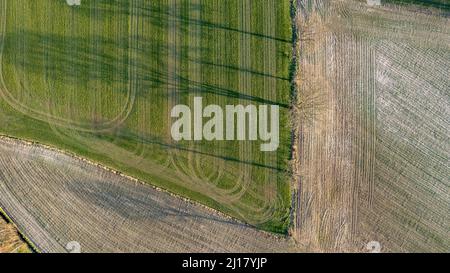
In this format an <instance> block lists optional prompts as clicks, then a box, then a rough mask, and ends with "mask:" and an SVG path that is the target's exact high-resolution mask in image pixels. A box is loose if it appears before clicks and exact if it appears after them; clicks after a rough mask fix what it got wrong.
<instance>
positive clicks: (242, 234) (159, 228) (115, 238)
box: [0, 138, 290, 252]
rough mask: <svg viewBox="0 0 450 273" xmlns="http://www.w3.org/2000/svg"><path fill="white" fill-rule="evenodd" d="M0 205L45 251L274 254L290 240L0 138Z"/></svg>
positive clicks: (61, 156)
mask: <svg viewBox="0 0 450 273" xmlns="http://www.w3.org/2000/svg"><path fill="white" fill-rule="evenodd" d="M0 207H2V208H3V209H4V210H5V211H6V213H7V214H8V215H9V216H10V217H11V218H12V220H13V221H14V222H15V223H16V224H17V226H18V227H19V229H20V230H21V231H22V232H24V234H25V235H27V236H28V237H29V238H30V239H31V241H32V242H33V243H34V244H35V245H36V246H37V247H38V249H40V250H42V251H43V252H65V251H67V250H66V245H67V243H69V242H71V241H76V242H79V243H80V245H81V251H82V252H181V251H185V252H205V251H212V252H277V251H288V250H289V249H290V242H289V241H287V240H285V239H280V238H276V237H274V236H272V235H270V234H267V233H263V232H259V231H257V230H256V229H253V228H251V227H248V226H246V225H244V224H242V223H238V222H236V221H234V220H231V219H228V218H226V217H224V216H221V215H218V214H216V213H215V212H214V211H211V210H209V209H207V208H204V207H201V206H199V205H196V204H192V203H189V202H187V201H185V200H182V199H180V198H177V197H174V196H171V195H170V194H167V193H165V192H161V191H158V190H157V189H154V188H152V187H150V186H147V185H143V184H140V183H137V182H134V181H132V180H129V179H126V178H124V177H122V176H120V175H116V174H113V173H111V172H109V171H107V170H105V169H103V168H100V167H97V166H94V165H91V164H89V163H87V162H84V161H81V160H79V159H76V158H73V157H71V156H68V155H65V154H62V153H59V152H57V151H53V150H48V149H45V148H44V147H40V146H36V145H29V144H27V143H24V142H20V141H17V140H10V139H1V138H0Z"/></svg>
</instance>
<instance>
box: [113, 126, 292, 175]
mask: <svg viewBox="0 0 450 273" xmlns="http://www.w3.org/2000/svg"><path fill="white" fill-rule="evenodd" d="M118 137H124V138H126V139H131V140H134V141H141V142H142V143H144V144H150V145H159V146H161V147H164V148H167V149H175V150H179V151H183V152H189V153H194V154H199V155H204V156H209V157H213V158H218V159H222V160H224V161H231V162H235V163H241V164H247V165H251V166H255V167H260V168H266V169H270V170H274V171H279V172H286V171H287V170H286V169H283V168H280V167H275V166H270V165H266V164H262V163H258V162H255V161H249V160H242V159H238V158H234V157H230V156H221V155H216V154H213V153H207V152H203V151H198V150H194V149H190V148H186V147H183V146H180V145H176V144H169V143H166V142H163V141H160V140H157V139H156V138H150V137H148V136H143V135H139V134H136V133H132V132H130V131H128V130H127V131H125V130H120V132H118Z"/></svg>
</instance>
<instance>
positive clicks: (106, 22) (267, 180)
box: [0, 0, 292, 233]
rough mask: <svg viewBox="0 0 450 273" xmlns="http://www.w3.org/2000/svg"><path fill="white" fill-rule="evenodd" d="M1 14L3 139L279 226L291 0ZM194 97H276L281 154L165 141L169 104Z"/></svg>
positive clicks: (253, 144) (46, 8)
mask: <svg viewBox="0 0 450 273" xmlns="http://www.w3.org/2000/svg"><path fill="white" fill-rule="evenodd" d="M0 10H1V12H2V15H1V16H0V20H1V22H0V24H1V31H2V33H1V34H0V38H1V40H0V43H1V45H2V47H1V62H0V63H1V71H0V72H1V73H0V74H1V81H0V84H1V85H0V95H1V96H0V125H1V127H0V133H1V134H5V135H10V136H15V137H19V138H25V139H29V140H35V141H38V142H41V143H45V144H48V145H51V146H56V147H58V148H61V149H64V150H67V151H70V152H73V153H76V154H78V155H80V156H83V157H86V158H88V159H91V160H94V161H96V162H99V163H101V164H103V165H106V166H109V167H111V168H114V169H116V170H119V171H121V172H123V173H125V174H128V175H131V176H133V177H136V178H139V179H141V180H143V181H145V182H148V183H150V184H152V185H156V186H159V187H161V188H164V189H167V190H169V191H171V192H174V193H177V194H179V195H182V196H185V197H188V198H190V199H193V200H196V201H199V202H201V203H203V204H205V205H208V206H210V207H213V208H215V209H218V210H220V211H222V212H225V213H227V214H229V215H231V216H233V217H236V218H238V219H241V220H244V221H245V222H247V223H250V224H252V225H255V226H257V227H259V228H262V229H265V230H269V231H274V232H280V233H285V232H286V231H287V228H288V224H289V212H290V199H291V198H290V188H289V175H288V173H289V170H288V160H289V156H290V142H291V139H290V128H289V126H288V124H289V122H288V112H289V109H288V106H289V99H290V83H289V67H290V57H291V47H292V42H291V40H292V33H291V25H290V20H291V18H290V3H289V1H277V0H269V1H257V0H245V1H242V0H227V1H225V0H192V1H187V0H152V1H147V0H134V1H129V0H128V1H127V0H116V1H111V0H96V1H94V0H83V1H81V6H75V7H70V6H69V5H67V4H66V1H64V0H58V1H56V0H39V1H30V0H0ZM196 96H201V97H203V103H204V104H205V105H206V104H218V105H220V106H225V105H227V104H234V105H236V104H243V105H248V104H255V105H259V104H276V105H279V106H280V113H281V117H280V130H281V131H280V146H279V149H278V150H277V151H276V152H260V150H259V147H260V144H261V142H260V141H239V142H238V141H212V142H208V141H196V142H193V141H189V142H187V141H183V142H175V141H173V140H172V138H171V135H170V128H171V124H172V122H173V119H172V118H171V117H170V111H171V109H172V107H173V106H174V105H177V104H192V101H193V98H194V97H196Z"/></svg>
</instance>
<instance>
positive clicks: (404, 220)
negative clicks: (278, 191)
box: [292, 0, 450, 252]
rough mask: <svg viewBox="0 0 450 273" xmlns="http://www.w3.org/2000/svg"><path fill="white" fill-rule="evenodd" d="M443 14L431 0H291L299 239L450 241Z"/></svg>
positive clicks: (390, 247) (440, 246)
mask: <svg viewBox="0 0 450 273" xmlns="http://www.w3.org/2000/svg"><path fill="white" fill-rule="evenodd" d="M449 25H450V19H449V18H448V17H447V18H446V17H444V16H440V14H439V12H438V11H433V10H432V9H429V10H427V12H422V11H421V10H420V9H419V8H417V9H408V8H405V7H401V8H399V7H398V6H395V5H384V4H383V5H381V6H373V7H371V6H369V5H367V3H366V1H320V0H301V1H299V2H298V10H297V17H296V27H297V35H298V44H297V45H296V48H297V58H298V71H297V75H296V76H295V84H296V87H297V88H298V94H297V107H295V111H294V114H295V122H296V127H297V129H296V133H295V136H296V140H295V141H296V142H295V143H296V145H295V147H294V163H293V165H294V171H295V179H294V188H295V193H294V194H295V200H296V201H295V208H296V210H295V214H294V227H293V230H292V233H293V236H294V238H295V239H296V240H297V241H298V242H300V243H302V244H304V245H306V246H308V248H309V249H311V250H312V251H326V252H339V251H352V252H353V251H368V248H367V247H368V243H369V242H371V241H376V242H378V243H379V244H380V247H381V249H378V250H380V251H382V252H422V251H425V252H442V251H444V252H446V251H449V250H450V233H449V232H450V214H449V211H450V180H449V178H450V164H449V162H450V141H449V139H450V120H449V119H448V117H449V116H450V78H449V75H450V43H449V40H450V28H449V27H448V26H449Z"/></svg>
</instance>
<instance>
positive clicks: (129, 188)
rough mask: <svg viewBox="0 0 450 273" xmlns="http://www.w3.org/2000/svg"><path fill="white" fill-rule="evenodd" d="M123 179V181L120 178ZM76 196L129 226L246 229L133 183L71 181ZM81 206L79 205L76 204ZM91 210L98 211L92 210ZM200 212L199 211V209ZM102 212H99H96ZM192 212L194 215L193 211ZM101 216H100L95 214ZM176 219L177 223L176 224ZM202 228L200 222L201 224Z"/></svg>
mask: <svg viewBox="0 0 450 273" xmlns="http://www.w3.org/2000/svg"><path fill="white" fill-rule="evenodd" d="M120 179H121V180H122V178H120ZM65 188H66V189H67V190H68V191H69V192H70V193H72V194H74V195H75V196H77V197H78V198H79V199H80V200H83V201H82V202H81V203H84V204H92V206H95V207H98V208H101V209H102V210H101V211H105V212H106V213H105V214H104V215H103V216H104V217H111V214H117V215H119V217H120V218H123V219H125V220H126V221H127V222H129V223H136V221H149V222H157V223H161V222H163V223H166V224H177V225H180V226H184V225H185V224H186V223H187V222H188V221H190V220H191V221H198V222H216V223H220V224H227V225H233V226H238V227H246V225H244V224H242V223H239V222H236V221H232V220H228V219H225V218H224V219H222V218H220V217H219V216H217V215H214V214H211V215H208V214H206V213H201V212H198V213H197V212H195V207H194V206H193V205H190V204H188V205H186V204H185V203H183V201H182V200H179V199H176V198H174V197H173V196H170V195H169V194H167V193H165V192H160V191H156V190H155V189H153V188H152V187H150V186H147V185H141V184H135V183H132V182H130V181H117V182H116V181H115V182H112V180H110V179H108V180H106V179H105V180H104V181H100V180H96V179H88V180H82V181H68V182H67V183H66V187H65ZM77 203H78V202H77ZM91 209H92V210H94V209H95V208H94V207H92V208H91ZM198 209H199V208H198ZM96 211H97V212H99V210H96ZM191 211H192V212H191ZM96 215H97V216H98V217H102V215H101V214H100V215H99V214H98V213H97V214H96ZM174 220H175V221H174ZM199 225H200V223H199Z"/></svg>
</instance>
